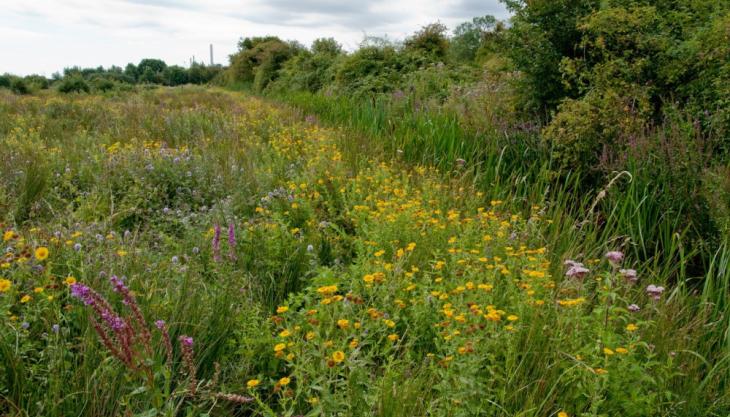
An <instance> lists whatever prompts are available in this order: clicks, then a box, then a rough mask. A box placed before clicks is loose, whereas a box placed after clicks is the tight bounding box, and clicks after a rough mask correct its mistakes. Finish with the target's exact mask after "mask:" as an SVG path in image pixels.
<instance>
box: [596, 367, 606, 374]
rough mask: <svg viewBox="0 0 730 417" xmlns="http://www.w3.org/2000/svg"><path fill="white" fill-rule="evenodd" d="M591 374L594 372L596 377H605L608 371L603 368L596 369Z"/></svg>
mask: <svg viewBox="0 0 730 417" xmlns="http://www.w3.org/2000/svg"><path fill="white" fill-rule="evenodd" d="M593 372H595V373H596V374H598V375H605V374H607V373H608V371H607V370H605V369H603V368H596V369H594V370H593Z"/></svg>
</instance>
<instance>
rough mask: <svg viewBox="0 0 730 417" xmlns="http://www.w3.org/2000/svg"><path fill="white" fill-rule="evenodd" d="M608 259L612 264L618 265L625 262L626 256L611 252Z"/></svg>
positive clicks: (607, 256)
mask: <svg viewBox="0 0 730 417" xmlns="http://www.w3.org/2000/svg"><path fill="white" fill-rule="evenodd" d="M606 259H608V260H609V262H611V263H612V264H618V263H620V262H621V261H623V260H624V254H623V252H619V251H611V252H608V253H606Z"/></svg>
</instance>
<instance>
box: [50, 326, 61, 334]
mask: <svg viewBox="0 0 730 417" xmlns="http://www.w3.org/2000/svg"><path fill="white" fill-rule="evenodd" d="M51 330H52V331H53V333H58V331H59V330H61V326H59V325H58V324H54V325H53V326H51Z"/></svg>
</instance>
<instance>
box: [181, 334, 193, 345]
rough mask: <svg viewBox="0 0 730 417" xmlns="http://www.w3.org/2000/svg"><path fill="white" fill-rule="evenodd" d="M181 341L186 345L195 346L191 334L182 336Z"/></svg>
mask: <svg viewBox="0 0 730 417" xmlns="http://www.w3.org/2000/svg"><path fill="white" fill-rule="evenodd" d="M180 343H182V344H183V346H185V347H189V348H190V347H193V338H192V337H190V336H180Z"/></svg>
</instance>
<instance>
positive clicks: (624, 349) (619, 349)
mask: <svg viewBox="0 0 730 417" xmlns="http://www.w3.org/2000/svg"><path fill="white" fill-rule="evenodd" d="M616 353H620V354H622V355H624V354H627V353H629V350H628V349H626V348H622V347H617V348H616Z"/></svg>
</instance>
